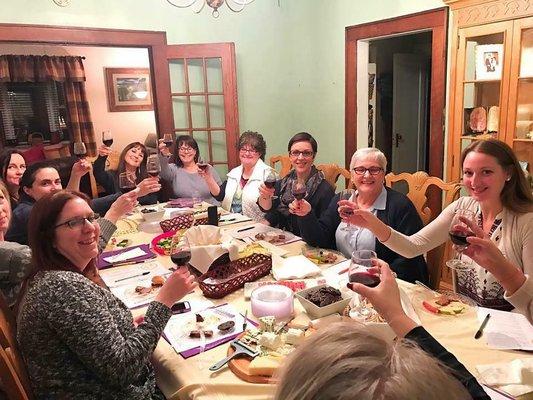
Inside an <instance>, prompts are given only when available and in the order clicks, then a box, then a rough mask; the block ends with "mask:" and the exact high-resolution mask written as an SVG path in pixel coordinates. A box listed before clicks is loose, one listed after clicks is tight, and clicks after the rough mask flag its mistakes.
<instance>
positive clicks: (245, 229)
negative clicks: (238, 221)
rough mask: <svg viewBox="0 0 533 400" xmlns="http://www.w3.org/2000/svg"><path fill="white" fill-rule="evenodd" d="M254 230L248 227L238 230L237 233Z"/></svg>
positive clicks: (252, 227)
mask: <svg viewBox="0 0 533 400" xmlns="http://www.w3.org/2000/svg"><path fill="white" fill-rule="evenodd" d="M254 228H255V226H249V227H248V228H242V229H239V230H238V231H237V232H244V231H249V230H250V229H254Z"/></svg>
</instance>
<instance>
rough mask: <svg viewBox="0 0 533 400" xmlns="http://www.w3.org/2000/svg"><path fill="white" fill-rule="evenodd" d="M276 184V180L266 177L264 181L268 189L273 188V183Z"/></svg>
mask: <svg viewBox="0 0 533 400" xmlns="http://www.w3.org/2000/svg"><path fill="white" fill-rule="evenodd" d="M275 184H276V180H275V179H274V180H271V179H267V180H266V181H265V186H266V187H267V188H269V189H273V188H274V185H275Z"/></svg>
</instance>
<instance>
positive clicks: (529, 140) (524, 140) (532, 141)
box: [513, 138, 533, 143]
mask: <svg viewBox="0 0 533 400" xmlns="http://www.w3.org/2000/svg"><path fill="white" fill-rule="evenodd" d="M513 142H522V143H528V142H529V143H533V139H522V138H515V139H513Z"/></svg>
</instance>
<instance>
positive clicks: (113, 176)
mask: <svg viewBox="0 0 533 400" xmlns="http://www.w3.org/2000/svg"><path fill="white" fill-rule="evenodd" d="M106 160H107V157H106V156H98V158H97V159H96V160H94V163H93V174H94V179H95V180H96V182H97V183H98V184H99V185H101V186H102V187H103V188H104V190H105V191H106V194H107V195H111V194H115V193H120V187H119V183H118V171H115V170H109V171H106V169H105V163H106ZM143 179H144V178H143V177H138V179H137V183H139V182H140V181H142V180H143ZM157 200H158V198H157V193H150V194H147V195H146V196H143V197H139V198H138V199H137V201H138V202H139V204H141V205H143V206H144V205H148V204H155V203H157Z"/></svg>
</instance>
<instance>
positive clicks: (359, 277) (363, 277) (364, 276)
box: [349, 272, 381, 287]
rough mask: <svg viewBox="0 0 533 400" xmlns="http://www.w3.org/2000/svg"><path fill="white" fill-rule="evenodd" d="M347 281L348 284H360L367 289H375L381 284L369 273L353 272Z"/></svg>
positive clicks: (377, 278) (376, 277) (376, 276)
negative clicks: (348, 281)
mask: <svg viewBox="0 0 533 400" xmlns="http://www.w3.org/2000/svg"><path fill="white" fill-rule="evenodd" d="M349 279H350V282H357V283H361V284H363V285H365V286H368V287H376V286H377V285H379V283H380V282H381V280H380V279H379V276H378V275H374V274H371V273H369V272H354V273H352V274H350V277H349Z"/></svg>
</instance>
